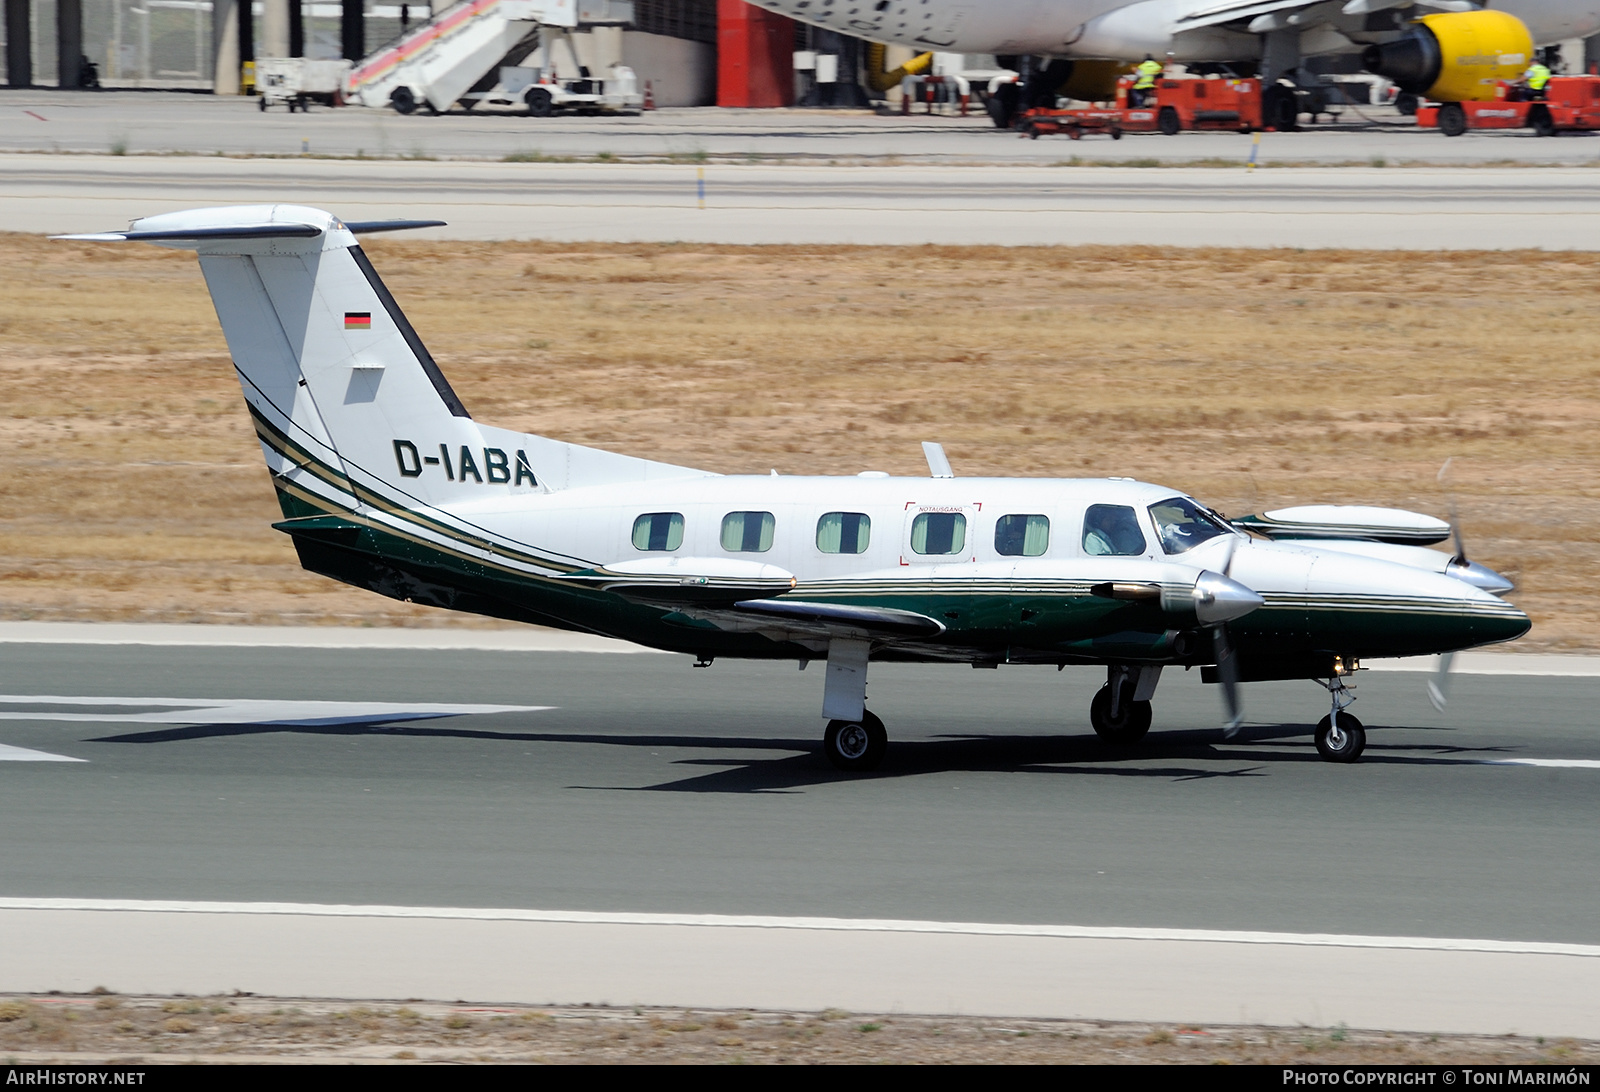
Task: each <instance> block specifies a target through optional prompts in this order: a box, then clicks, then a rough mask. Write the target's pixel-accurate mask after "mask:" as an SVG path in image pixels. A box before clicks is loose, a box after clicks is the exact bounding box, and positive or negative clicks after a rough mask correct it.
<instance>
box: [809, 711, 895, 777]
mask: <svg viewBox="0 0 1600 1092" xmlns="http://www.w3.org/2000/svg"><path fill="white" fill-rule="evenodd" d="M888 748H889V733H888V732H887V731H885V730H884V727H883V721H881V720H879V719H878V718H877V717H876V716H874V715H873V714H872V713H871V712H868V711H866V710H863V711H862V714H861V719H860V720H858V721H851V720H830V721H829V722H828V727H827V730H826V731H825V732H823V733H822V753H823V754H825V755H827V756H828V761H829V763H831V764H832V765H833V767H834V769H837V770H844V771H846V772H848V773H866V772H867V771H868V770H875V769H877V768H878V763H880V762H882V761H883V753H884V751H886V750H888Z"/></svg>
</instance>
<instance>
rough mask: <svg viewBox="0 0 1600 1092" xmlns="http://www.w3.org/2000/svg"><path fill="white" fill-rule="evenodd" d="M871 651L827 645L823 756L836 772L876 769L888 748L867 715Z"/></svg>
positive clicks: (849, 644) (858, 644) (847, 642)
mask: <svg viewBox="0 0 1600 1092" xmlns="http://www.w3.org/2000/svg"><path fill="white" fill-rule="evenodd" d="M871 651H872V642H871V641H857V640H851V639H848V638H843V637H838V638H835V639H833V640H831V641H829V642H828V678H827V683H826V685H825V686H824V687H823V691H822V715H823V716H825V717H827V718H828V727H827V730H826V731H824V732H823V733H822V753H823V754H824V755H826V756H827V757H828V761H829V762H831V763H832V764H833V766H834V768H835V769H839V770H845V771H848V772H850V773H865V772H867V771H868V770H875V769H877V768H878V763H880V762H882V761H883V753H884V751H886V750H887V749H888V747H889V733H888V732H886V731H884V729H883V721H881V720H879V719H878V718H877V717H875V716H873V715H872V714H871V713H869V712H867V705H866V702H867V654H868V653H869V652H871ZM801 666H802V667H804V666H805V662H804V661H801Z"/></svg>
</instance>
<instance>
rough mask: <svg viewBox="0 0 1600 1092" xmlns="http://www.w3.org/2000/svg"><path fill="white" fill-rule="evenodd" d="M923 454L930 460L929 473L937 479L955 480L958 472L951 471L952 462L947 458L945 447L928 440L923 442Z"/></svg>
mask: <svg viewBox="0 0 1600 1092" xmlns="http://www.w3.org/2000/svg"><path fill="white" fill-rule="evenodd" d="M922 454H923V457H924V458H926V459H927V460H928V473H929V474H931V475H932V476H933V477H935V478H953V477H955V476H956V472H955V471H954V470H951V469H950V460H949V459H948V458H946V457H945V453H944V445H943V444H935V443H932V442H930V441H928V440H924V441H922Z"/></svg>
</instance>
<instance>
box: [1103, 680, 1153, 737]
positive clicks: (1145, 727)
mask: <svg viewBox="0 0 1600 1092" xmlns="http://www.w3.org/2000/svg"><path fill="white" fill-rule="evenodd" d="M1121 704H1122V708H1121V709H1119V710H1118V711H1117V718H1116V719H1115V720H1113V719H1111V684H1110V683H1107V684H1106V685H1105V686H1102V687H1101V688H1100V691H1099V693H1097V694H1096V695H1095V696H1094V701H1092V702H1090V703H1089V723H1090V724H1092V725H1094V732H1095V735H1097V736H1099V737H1100V738H1101V739H1102V740H1104V741H1105V742H1107V743H1110V744H1114V745H1116V746H1118V747H1131V746H1133V745H1134V744H1136V743H1138V742H1139V741H1140V740H1141V739H1143V738H1144V736H1145V733H1146V732H1148V731H1150V703H1149V702H1147V701H1134V700H1133V688H1132V687H1131V686H1130V687H1128V688H1127V689H1126V693H1125V694H1124V695H1123V699H1122V703H1121Z"/></svg>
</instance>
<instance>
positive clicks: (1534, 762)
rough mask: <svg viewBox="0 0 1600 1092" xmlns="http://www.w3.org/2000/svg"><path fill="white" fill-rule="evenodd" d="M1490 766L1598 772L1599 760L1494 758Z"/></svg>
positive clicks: (1599, 767) (1490, 761)
mask: <svg viewBox="0 0 1600 1092" xmlns="http://www.w3.org/2000/svg"><path fill="white" fill-rule="evenodd" d="M1488 764H1489V765H1491V766H1553V767H1555V768H1556V769H1564V770H1600V759H1593V758H1494V759H1490V760H1489V762H1488Z"/></svg>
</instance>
